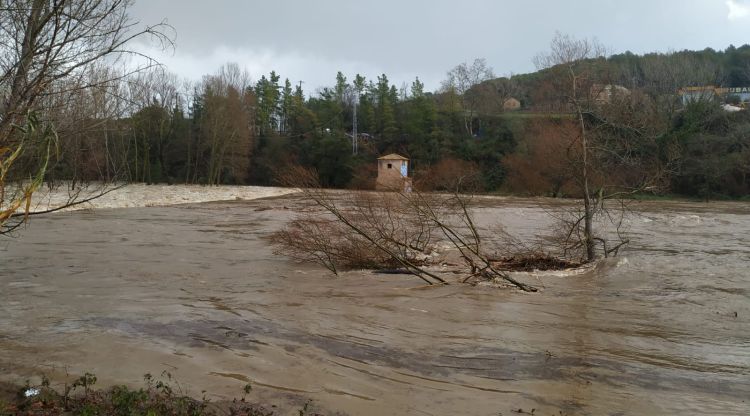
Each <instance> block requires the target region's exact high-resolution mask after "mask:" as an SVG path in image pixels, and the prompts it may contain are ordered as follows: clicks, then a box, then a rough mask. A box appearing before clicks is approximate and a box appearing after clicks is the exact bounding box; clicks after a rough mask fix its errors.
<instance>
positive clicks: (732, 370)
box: [0, 195, 750, 415]
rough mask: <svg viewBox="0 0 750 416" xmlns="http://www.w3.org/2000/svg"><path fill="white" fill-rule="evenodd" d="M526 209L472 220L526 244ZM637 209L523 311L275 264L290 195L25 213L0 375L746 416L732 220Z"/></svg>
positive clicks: (386, 403) (497, 297)
mask: <svg viewBox="0 0 750 416" xmlns="http://www.w3.org/2000/svg"><path fill="white" fill-rule="evenodd" d="M543 203H544V204H545V207H544V208H540V207H539V206H537V205H536V204H535V203H534V200H529V199H518V198H495V199H492V198H487V199H484V198H483V200H482V207H481V208H480V210H479V215H480V216H482V217H483V218H485V219H486V220H487V221H489V220H491V219H493V218H502V220H503V223H504V224H506V225H507V226H508V227H509V229H511V230H512V231H514V232H516V233H518V234H521V235H524V234H525V235H530V234H533V233H536V232H538V230H539V229H540V228H542V227H544V226H545V220H544V210H545V209H549V207H554V204H555V203H556V202H555V201H546V200H545V201H543ZM638 204H639V206H641V207H645V209H643V210H642V215H640V216H638V217H636V218H633V219H632V224H630V231H631V234H632V235H633V236H634V243H633V244H632V245H631V247H629V248H628V250H627V251H626V252H625V253H623V254H624V256H625V257H626V258H627V261H626V262H622V263H612V264H609V265H604V267H600V268H596V269H595V270H592V271H591V272H589V273H585V274H582V275H580V276H574V277H561V276H557V277H547V278H543V279H542V278H539V277H533V276H532V277H529V278H530V279H533V281H534V283H535V284H537V285H539V286H540V287H542V292H541V293H539V294H524V293H520V292H518V291H515V290H511V289H489V288H481V287H468V286H450V287H440V288H429V289H425V288H421V287H420V286H421V283H420V282H419V281H418V280H417V279H409V278H406V277H404V276H392V275H390V276H389V275H375V274H372V273H369V272H347V273H345V275H344V276H342V277H339V278H335V277H332V276H330V275H329V274H328V273H326V272H325V271H324V270H322V269H320V268H318V267H315V266H312V265H301V264H295V263H292V262H290V261H288V260H286V259H284V258H279V257H278V256H275V255H273V253H272V252H271V249H270V248H269V247H268V245H267V242H266V241H265V236H267V235H268V233H270V232H272V231H274V230H276V229H278V228H279V227H280V226H281V225H282V224H283V223H284V222H285V221H286V220H288V219H289V218H291V217H292V216H293V215H295V212H298V211H299V210H301V209H308V208H309V206H308V205H307V204H306V203H305V202H304V201H300V200H299V198H298V197H297V196H295V195H286V196H280V197H276V198H272V199H263V200H255V201H234V202H212V203H204V204H187V205H179V206H170V207H151V208H128V209H114V210H95V211H85V212H71V213H59V214H56V215H54V216H46V217H39V218H37V219H35V221H33V222H32V223H31V224H30V225H29V227H28V229H27V230H25V231H24V232H23V235H22V236H21V237H20V238H19V239H17V240H14V241H12V243H6V244H3V247H2V251H0V257H2V265H0V287H1V288H2V290H1V291H0V373H1V374H2V376H0V379H2V380H3V381H6V382H12V383H22V382H23V381H24V380H25V379H27V378H29V377H31V376H37V375H39V374H41V373H44V374H46V375H47V376H48V377H50V379H52V380H53V381H55V380H56V381H58V382H59V381H62V380H64V379H65V377H68V376H69V375H73V374H80V373H83V372H85V371H89V372H92V373H95V374H96V375H97V376H98V377H99V380H100V383H101V384H102V385H103V386H104V385H108V384H119V383H125V384H129V385H132V386H134V387H137V386H138V385H139V383H140V382H141V381H142V376H143V374H145V373H147V372H150V373H152V374H153V373H158V372H160V371H161V370H164V369H167V370H169V371H170V372H171V373H172V374H173V375H174V376H175V377H176V378H177V379H178V380H179V381H180V383H183V385H184V386H185V387H186V388H188V389H190V390H191V391H194V392H195V393H196V394H199V393H200V391H201V390H206V391H207V392H208V394H209V397H212V398H215V399H217V400H221V399H228V398H231V397H236V396H238V395H240V393H241V389H242V386H243V385H244V384H246V383H247V382H250V383H251V384H253V385H254V386H255V388H254V393H253V394H254V396H253V397H254V398H256V399H258V400H259V401H261V402H265V403H274V404H279V405H280V409H281V411H282V414H286V413H284V411H285V410H290V411H291V410H293V409H295V408H298V406H299V404H300V403H304V400H306V398H307V397H309V398H312V399H313V400H315V403H316V404H317V405H319V406H320V407H321V408H322V409H324V410H326V411H329V412H341V413H342V414H364V415H375V414H435V415H438V414H446V415H447V414H471V415H490V414H498V413H502V414H512V413H511V411H512V410H514V409H516V410H517V409H519V408H520V409H527V410H528V409H532V408H534V409H537V410H536V413H535V414H558V415H559V413H558V412H560V411H562V412H563V414H592V415H598V414H634V415H663V414H729V415H731V414H737V415H741V414H747V413H748V412H749V411H750V404H749V403H748V402H747V400H748V397H750V381H748V380H749V379H750V378H749V377H748V376H749V375H750V334H749V333H748V332H747V330H746V328H748V327H750V276H748V273H747V272H746V268H745V264H746V262H747V261H750V248H748V247H750V208H749V206H748V204H741V203H712V204H708V205H705V204H697V203H677V202H668V203H662V202H638ZM735 313H736V316H735ZM66 374H67V375H66Z"/></svg>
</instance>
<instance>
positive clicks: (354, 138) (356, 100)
mask: <svg viewBox="0 0 750 416" xmlns="http://www.w3.org/2000/svg"><path fill="white" fill-rule="evenodd" d="M358 103H359V91H357V89H356V88H354V117H353V121H354V122H353V123H352V154H353V155H356V154H357V152H358V150H359V149H358V147H359V143H358V141H357V138H358V137H357V104H358Z"/></svg>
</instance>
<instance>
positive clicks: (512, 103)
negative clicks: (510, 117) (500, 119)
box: [503, 97, 521, 111]
mask: <svg viewBox="0 0 750 416" xmlns="http://www.w3.org/2000/svg"><path fill="white" fill-rule="evenodd" d="M520 109H521V102H520V101H518V100H517V99H515V98H513V97H510V98H508V99H507V100H505V101H504V102H503V110H505V111H516V110H520Z"/></svg>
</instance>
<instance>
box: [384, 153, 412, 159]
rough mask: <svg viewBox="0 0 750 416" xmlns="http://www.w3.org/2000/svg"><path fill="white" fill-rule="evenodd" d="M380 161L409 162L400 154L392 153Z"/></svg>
mask: <svg viewBox="0 0 750 416" xmlns="http://www.w3.org/2000/svg"><path fill="white" fill-rule="evenodd" d="M378 160H409V159H408V158H405V157H403V156H401V155H399V154H396V153H391V154H389V155H385V156H380V157H379V158H378Z"/></svg>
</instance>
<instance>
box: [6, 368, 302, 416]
mask: <svg viewBox="0 0 750 416" xmlns="http://www.w3.org/2000/svg"><path fill="white" fill-rule="evenodd" d="M162 377H163V379H156V378H154V377H153V376H152V375H151V374H146V375H145V376H144V384H145V386H144V387H141V388H139V389H131V388H129V387H127V386H114V387H112V388H109V389H100V390H95V389H93V385H94V384H96V376H94V375H92V374H90V373H86V374H84V375H83V376H81V377H80V378H78V379H77V380H76V381H75V382H73V383H72V384H70V385H66V386H65V387H64V389H63V392H62V393H60V392H58V391H56V390H55V389H53V388H51V387H50V383H49V380H47V379H43V380H42V384H41V385H39V386H31V385H29V384H28V383H27V384H26V385H25V386H24V387H22V388H21V389H20V390H19V391H18V392H17V394H16V396H15V397H13V398H10V399H9V400H5V401H4V400H3V397H2V396H0V416H16V415H24V416H58V415H60V416H62V415H81V416H93V415H121V416H141V415H142V416H160V415H170V416H218V415H229V416H272V415H275V414H276V413H275V412H274V411H273V410H269V409H266V408H264V407H262V406H260V405H258V404H253V403H250V402H248V401H247V399H246V395H247V394H248V393H250V391H251V386H250V385H249V384H248V385H246V386H245V388H244V393H245V394H244V395H243V396H242V397H241V398H239V399H234V400H232V402H231V403H225V404H221V403H212V402H211V401H210V400H209V399H207V398H206V397H205V396H204V397H202V398H201V399H195V398H192V397H190V396H188V395H187V393H186V392H184V391H183V390H182V387H181V386H180V384H179V383H177V382H176V381H175V380H173V379H172V376H171V375H170V374H169V373H167V372H164V373H162ZM308 407H309V402H308V403H307V404H305V405H304V406H303V408H302V409H300V410H299V412H298V414H299V415H300V416H304V415H310V416H315V414H312V413H309V412H308Z"/></svg>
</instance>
